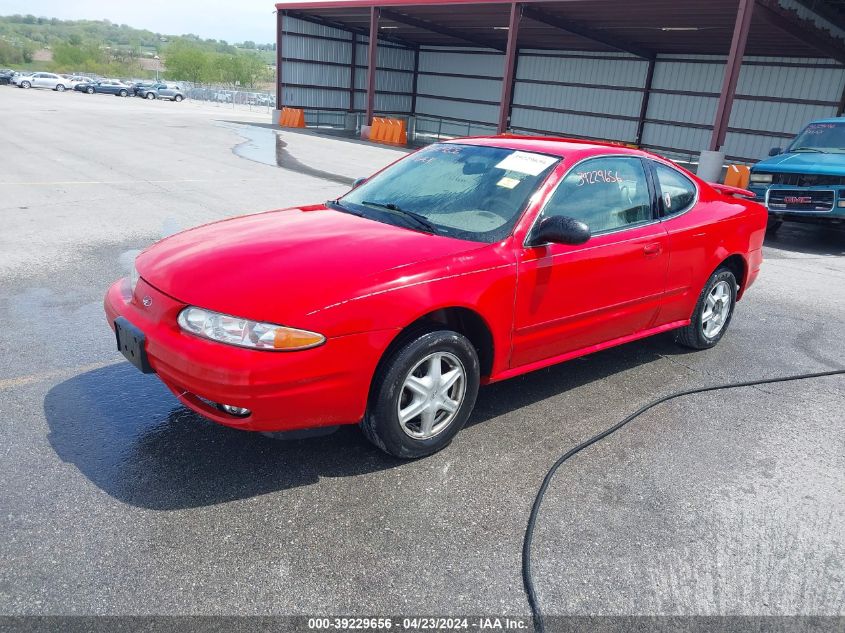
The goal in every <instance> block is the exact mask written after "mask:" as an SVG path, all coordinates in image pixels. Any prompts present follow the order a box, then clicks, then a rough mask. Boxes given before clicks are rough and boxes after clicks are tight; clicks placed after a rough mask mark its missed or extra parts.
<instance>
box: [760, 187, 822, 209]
mask: <svg viewBox="0 0 845 633" xmlns="http://www.w3.org/2000/svg"><path fill="white" fill-rule="evenodd" d="M833 203H834V194H833V192H832V191H823V190H822V191H820V190H817V189H804V190H791V189H769V209H771V210H773V211H818V212H824V211H830V210H831V209H833Z"/></svg>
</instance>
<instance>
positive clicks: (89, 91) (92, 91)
mask: <svg viewBox="0 0 845 633" xmlns="http://www.w3.org/2000/svg"><path fill="white" fill-rule="evenodd" d="M85 92H87V93H88V94H89V95H92V94H94V89H93V88H86V89H85Z"/></svg>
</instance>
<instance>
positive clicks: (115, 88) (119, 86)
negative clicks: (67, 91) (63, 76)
mask: <svg viewBox="0 0 845 633" xmlns="http://www.w3.org/2000/svg"><path fill="white" fill-rule="evenodd" d="M75 90H79V91H80V92H87V93H88V94H94V93H100V94H109V95H116V96H118V97H128V96H129V95H130V94H131V90H132V88H131V86H127V85H126V84H125V83H123V82H122V81H118V80H117V79H101V80H100V81H95V82H92V83H86V84H80V85H79V86H76V87H75Z"/></svg>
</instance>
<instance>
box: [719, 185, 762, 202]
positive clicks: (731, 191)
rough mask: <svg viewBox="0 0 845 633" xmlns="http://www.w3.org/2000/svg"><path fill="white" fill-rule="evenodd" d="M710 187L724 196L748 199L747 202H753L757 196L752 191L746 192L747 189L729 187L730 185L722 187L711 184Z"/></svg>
mask: <svg viewBox="0 0 845 633" xmlns="http://www.w3.org/2000/svg"><path fill="white" fill-rule="evenodd" d="M710 186H711V187H713V189H715V190H716V191H718V192H719V193H721V194H723V195H726V196H736V197H737V198H748V199H749V200H754V198H756V197H757V194H756V193H754V192H753V191H748V189H740V188H739V187H731V186H730V185H723V184H720V183H717V182H711V183H710Z"/></svg>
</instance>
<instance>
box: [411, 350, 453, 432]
mask: <svg viewBox="0 0 845 633" xmlns="http://www.w3.org/2000/svg"><path fill="white" fill-rule="evenodd" d="M465 395H466V370H465V369H464V366H463V364H462V363H461V361H460V359H458V357H457V356H455V355H454V354H452V353H450V352H435V353H433V354H429V355H428V356H426V357H425V358H423V359H422V360H421V361H420V362H418V363H417V364H416V365H415V366H414V368H413V369H412V370H411V371H410V372H409V373H408V375H407V376H406V377H405V381H404V382H403V383H402V389H401V391H400V394H399V403H398V405H397V414H398V417H399V425H400V426H401V427H402V430H403V431H404V432H405V433H406V434H407V435H408V436H410V437H412V438H414V439H416V440H427V439H430V438H432V437H434V436H435V435H437V434H439V433H441V432H442V431H444V430H445V429H446V428H447V427H448V426H449V425H450V424H451V423H452V421H453V420H454V419H455V416H456V415H457V414H458V411H460V408H461V405H462V404H463V401H464V396H465Z"/></svg>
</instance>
